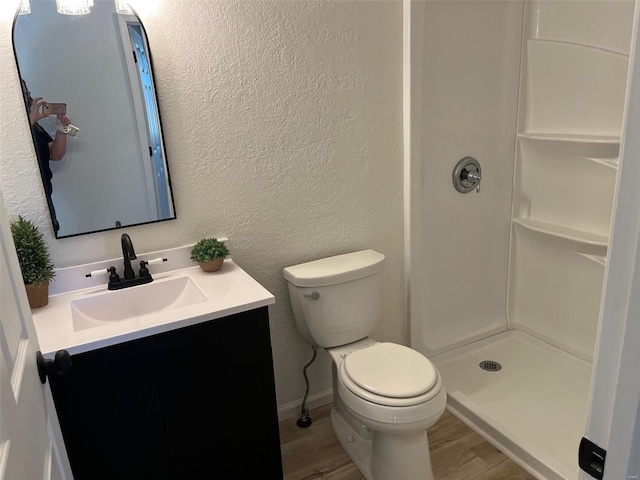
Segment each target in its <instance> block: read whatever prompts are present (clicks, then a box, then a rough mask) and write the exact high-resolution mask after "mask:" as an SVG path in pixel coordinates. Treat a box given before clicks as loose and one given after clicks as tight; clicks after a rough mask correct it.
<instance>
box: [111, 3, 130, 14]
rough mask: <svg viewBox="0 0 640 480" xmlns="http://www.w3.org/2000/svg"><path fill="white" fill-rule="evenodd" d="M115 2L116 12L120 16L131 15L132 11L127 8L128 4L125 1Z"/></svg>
mask: <svg viewBox="0 0 640 480" xmlns="http://www.w3.org/2000/svg"><path fill="white" fill-rule="evenodd" d="M115 2H116V12H118V13H120V14H122V15H133V10H131V7H130V6H129V2H128V1H127V0H115Z"/></svg>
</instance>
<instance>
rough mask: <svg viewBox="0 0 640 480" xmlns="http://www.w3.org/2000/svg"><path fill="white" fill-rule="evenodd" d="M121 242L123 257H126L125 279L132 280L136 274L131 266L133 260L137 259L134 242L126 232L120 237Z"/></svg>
mask: <svg viewBox="0 0 640 480" xmlns="http://www.w3.org/2000/svg"><path fill="white" fill-rule="evenodd" d="M120 243H121V244H122V258H123V259H124V278H125V280H132V279H134V278H135V277H136V274H135V273H134V271H133V268H131V260H135V259H136V258H138V257H136V252H135V250H134V249H133V242H131V238H129V235H127V234H126V233H123V234H122V237H120Z"/></svg>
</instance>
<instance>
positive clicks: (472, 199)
mask: <svg viewBox="0 0 640 480" xmlns="http://www.w3.org/2000/svg"><path fill="white" fill-rule="evenodd" d="M634 9H635V2H634V1H630V0H629V1H626V0H621V1H616V0H607V1H597V0H585V1H582V0H574V1H564V0H512V1H507V2H505V1H500V0H498V1H488V0H487V1H474V0H467V1H465V0H461V1H437V0H436V1H426V2H412V7H411V9H410V13H409V14H408V15H407V14H406V13H405V27H407V25H410V27H411V29H410V30H411V35H410V38H409V40H408V41H407V39H406V38H405V45H408V47H409V49H408V50H409V53H408V55H407V54H406V55H405V72H409V75H407V80H406V81H405V89H406V90H408V91H409V92H410V95H409V98H410V108H411V110H412V114H411V122H412V125H411V129H410V132H411V133H410V134H409V135H408V137H407V138H406V140H407V146H408V147H407V148H409V149H410V159H411V160H410V162H411V164H410V166H409V169H408V170H409V172H408V177H407V178H408V181H410V182H411V185H412V192H411V196H410V199H409V201H410V205H411V207H410V221H409V228H408V230H410V248H411V253H410V259H411V264H410V269H411V288H410V319H411V320H410V338H411V346H412V347H413V348H415V349H416V350H418V351H420V352H422V353H424V354H425V355H426V356H428V357H429V358H430V359H431V360H432V361H433V363H434V364H435V365H436V366H437V367H438V369H439V370H440V372H441V374H442V377H443V380H444V384H445V388H446V389H447V392H448V395H449V404H448V406H449V409H450V410H451V411H452V412H453V413H455V414H456V415H457V416H458V417H460V418H461V419H462V420H464V421H465V422H466V423H467V424H469V425H470V426H471V427H472V428H474V429H475V430H476V431H478V432H479V433H481V434H482V435H483V436H485V437H486V438H488V439H489V440H490V441H491V442H492V443H494V444H495V445H497V446H499V448H501V449H502V450H503V451H504V452H505V453H506V454H507V455H509V456H510V457H512V458H513V459H514V460H516V461H518V462H519V463H520V464H521V465H522V466H523V467H524V468H526V469H527V470H528V471H530V472H531V473H532V474H534V475H536V476H537V477H539V478H547V479H567V480H569V479H571V480H573V479H577V478H578V475H579V470H578V465H577V452H578V445H579V443H580V439H581V438H582V437H583V435H584V434H585V425H586V421H587V408H588V405H587V403H588V400H589V392H590V382H591V374H592V363H593V359H594V349H595V345H596V339H597V334H598V320H599V316H600V309H601V296H602V288H603V279H604V273H605V266H606V259H607V248H608V244H609V231H610V226H611V215H612V206H613V199H614V195H615V189H616V178H617V172H618V159H619V153H620V141H621V131H622V125H623V114H624V106H625V95H626V91H627V77H628V70H629V55H630V48H631V41H632V31H633V19H634ZM407 59H408V60H407ZM407 62H408V63H407ZM406 98H407V97H406V95H405V99H406ZM416 119H417V120H416ZM468 157H472V158H474V159H475V160H477V162H478V164H479V165H480V169H479V171H478V172H477V177H479V178H474V179H473V182H472V183H473V186H476V184H477V186H478V187H479V191H477V190H476V189H475V188H470V189H469V190H470V191H468V192H467V193H460V192H459V191H458V190H456V189H455V188H454V182H453V178H454V176H459V174H460V171H457V172H456V173H455V175H454V173H453V172H454V168H455V166H456V164H457V163H458V162H459V161H460V160H461V159H467V158H468ZM416 177H418V178H416ZM483 367H484V368H483Z"/></svg>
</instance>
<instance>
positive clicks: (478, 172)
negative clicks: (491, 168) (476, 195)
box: [453, 157, 482, 193]
mask: <svg viewBox="0 0 640 480" xmlns="http://www.w3.org/2000/svg"><path fill="white" fill-rule="evenodd" d="M480 180H482V169H481V168H480V162H478V160H476V159H475V158H473V157H464V158H463V159H462V160H460V161H459V162H458V163H457V164H456V167H455V168H454V169H453V186H454V187H455V189H456V190H457V191H459V192H460V193H469V192H470V191H471V190H473V189H474V188H475V189H476V192H480Z"/></svg>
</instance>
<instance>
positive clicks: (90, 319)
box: [71, 277, 208, 330]
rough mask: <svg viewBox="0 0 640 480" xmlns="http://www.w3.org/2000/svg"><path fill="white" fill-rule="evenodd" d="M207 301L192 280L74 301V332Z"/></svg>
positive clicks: (181, 278)
mask: <svg viewBox="0 0 640 480" xmlns="http://www.w3.org/2000/svg"><path fill="white" fill-rule="evenodd" d="M207 300H208V298H207V296H206V295H205V294H204V293H203V292H202V290H200V288H199V287H198V286H197V285H196V284H195V282H194V281H193V280H191V278H189V277H178V278H172V279H168V280H160V281H158V280H156V281H153V282H151V283H147V284H145V285H138V286H136V287H129V288H126V289H123V290H117V291H110V292H105V293H103V294H100V295H95V296H92V297H89V298H82V299H79V300H73V301H71V316H72V318H73V327H74V330H84V329H87V328H94V327H98V326H102V325H105V324H107V323H112V322H121V321H124V320H129V319H131V318H136V317H142V316H145V315H150V314H153V313H158V312H161V311H165V310H171V309H175V308H179V307H185V306H187V305H193V304H194V303H199V302H204V301H207Z"/></svg>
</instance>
